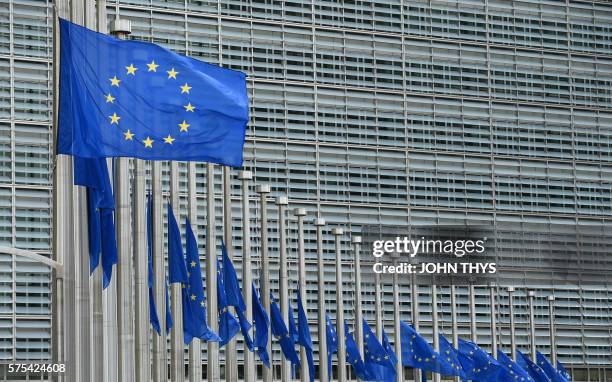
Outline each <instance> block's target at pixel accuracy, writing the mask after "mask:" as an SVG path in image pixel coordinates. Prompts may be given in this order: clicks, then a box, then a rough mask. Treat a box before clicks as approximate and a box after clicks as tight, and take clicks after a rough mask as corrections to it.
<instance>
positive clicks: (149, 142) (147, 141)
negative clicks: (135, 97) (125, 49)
mask: <svg viewBox="0 0 612 382" xmlns="http://www.w3.org/2000/svg"><path fill="white" fill-rule="evenodd" d="M146 65H147V73H149V72H153V73H157V72H158V71H157V69H158V68H159V66H160V65H159V64H157V63H156V62H155V60H152V61H151V62H150V63H148V64H146ZM139 69H140V68H138V67H136V66H134V64H133V63H130V65H129V66H126V67H125V78H129V77H130V76H133V77H135V76H136V74H137V72H138V70H139ZM143 70H144V68H143ZM166 74H167V75H168V77H167V78H166V79H167V80H177V81H178V75H179V72H178V71H177V70H176V69H175V68H174V67H172V68H170V70H167V71H166ZM108 80H109V81H110V88H111V90H110V91H109V92H108V94H106V95H104V98H105V101H106V103H110V104H114V103H115V101H116V99H117V98H116V97H115V96H113V94H112V89H113V87H117V88H118V87H120V86H121V82H122V81H123V80H121V79H119V78H118V77H117V75H114V76H113V77H112V78H109V79H108ZM179 83H180V82H179ZM178 88H179V89H180V91H181V94H187V95H189V94H190V91H191V89H192V87H191V86H189V84H188V83H187V82H185V83H184V84H183V85H179V86H178ZM182 106H183V108H184V109H185V112H186V113H193V112H195V110H196V107H195V106H194V105H193V104H192V103H191V102H190V101H189V100H187V104H186V105H182ZM108 118H109V120H110V124H111V125H117V126H119V122H120V120H121V116H119V115H117V113H116V112H113V114H112V115H109V116H108ZM187 119H188V118H186V119H183V120H182V121H181V122H180V123H178V124H177V126H178V128H179V131H178V133H179V134H180V133H187V132H189V127H190V126H191V125H190V124H189V122H188V121H187ZM123 138H124V140H126V141H132V142H136V141H140V142H142V144H143V145H144V147H145V148H149V149H152V148H153V144H154V143H155V140H153V139H152V138H151V137H150V136H146V137H144V139H142V138H143V137H136V135H135V134H134V133H132V131H131V130H130V129H129V128H128V129H125V131H124V132H123ZM175 140H176V138H174V137H173V136H172V133H168V136H167V137H164V138H163V141H164V143H165V144H168V145H172V144H173V143H174V141H175Z"/></svg>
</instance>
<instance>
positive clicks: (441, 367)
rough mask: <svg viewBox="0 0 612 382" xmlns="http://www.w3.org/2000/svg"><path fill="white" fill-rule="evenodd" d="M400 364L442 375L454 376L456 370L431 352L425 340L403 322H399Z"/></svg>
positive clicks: (435, 353)
mask: <svg viewBox="0 0 612 382" xmlns="http://www.w3.org/2000/svg"><path fill="white" fill-rule="evenodd" d="M400 333H401V339H402V364H403V365H404V366H410V367H413V368H416V369H421V370H426V371H432V372H435V373H440V374H443V375H455V374H456V369H455V368H454V367H453V366H451V364H450V363H449V362H447V361H446V360H445V359H443V358H442V357H440V354H438V352H436V351H435V350H433V348H432V347H431V346H430V345H429V343H427V340H425V338H423V337H421V335H420V334H419V333H417V332H416V330H414V328H413V327H412V326H410V325H408V324H407V323H405V322H404V321H401V322H400Z"/></svg>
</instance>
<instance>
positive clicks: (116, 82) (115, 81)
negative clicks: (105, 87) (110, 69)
mask: <svg viewBox="0 0 612 382" xmlns="http://www.w3.org/2000/svg"><path fill="white" fill-rule="evenodd" d="M110 82H111V86H116V87H119V82H121V80H120V79H118V78H117V76H114V77H113V78H110Z"/></svg>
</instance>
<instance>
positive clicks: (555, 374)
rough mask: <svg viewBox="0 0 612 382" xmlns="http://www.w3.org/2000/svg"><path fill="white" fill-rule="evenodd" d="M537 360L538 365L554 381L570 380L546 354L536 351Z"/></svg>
mask: <svg viewBox="0 0 612 382" xmlns="http://www.w3.org/2000/svg"><path fill="white" fill-rule="evenodd" d="M536 361H537V362H538V366H539V367H540V368H541V369H542V370H543V371H544V373H546V375H547V376H548V378H549V379H550V380H551V381H552V382H569V380H568V379H567V378H565V376H564V375H563V374H561V372H560V371H558V370H556V369H555V367H554V366H553V365H552V364H551V363H550V362H549V361H548V359H547V358H546V357H545V356H544V354H542V353H540V352H539V351H536Z"/></svg>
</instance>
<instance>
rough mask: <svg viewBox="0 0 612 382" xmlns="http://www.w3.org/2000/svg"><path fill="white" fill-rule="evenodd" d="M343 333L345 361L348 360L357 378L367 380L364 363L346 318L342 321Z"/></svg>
mask: <svg viewBox="0 0 612 382" xmlns="http://www.w3.org/2000/svg"><path fill="white" fill-rule="evenodd" d="M344 333H345V337H346V339H345V343H346V362H348V363H349V364H350V365H351V366H352V367H353V371H354V372H355V375H356V376H357V378H359V379H361V380H368V379H369V378H368V374H367V371H366V366H365V363H364V362H363V360H362V359H361V355H360V354H359V348H358V347H357V343H356V342H355V338H353V334H352V333H351V332H350V330H349V326H348V323H347V322H346V320H345V321H344Z"/></svg>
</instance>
